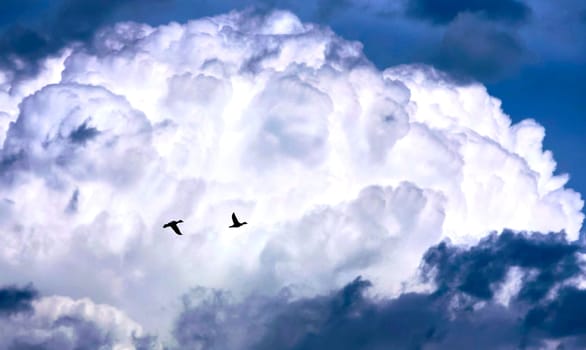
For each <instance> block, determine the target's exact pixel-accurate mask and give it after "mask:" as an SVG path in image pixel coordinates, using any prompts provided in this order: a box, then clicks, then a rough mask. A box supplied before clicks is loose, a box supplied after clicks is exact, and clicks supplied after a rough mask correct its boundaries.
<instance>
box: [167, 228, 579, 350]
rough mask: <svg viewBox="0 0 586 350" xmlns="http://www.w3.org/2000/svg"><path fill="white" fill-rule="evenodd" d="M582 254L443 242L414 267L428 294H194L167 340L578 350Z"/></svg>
mask: <svg viewBox="0 0 586 350" xmlns="http://www.w3.org/2000/svg"><path fill="white" fill-rule="evenodd" d="M582 249H583V248H582V247H581V246H579V245H577V244H576V243H569V242H567V241H566V240H565V238H564V237H563V235H559V234H548V235H543V234H514V233H512V232H505V233H503V234H501V235H496V234H493V235H491V236H489V237H487V238H485V239H484V240H482V241H481V242H480V243H479V244H477V245H475V246H472V247H471V248H463V247H459V246H454V245H451V244H449V243H447V242H444V243H441V244H439V245H437V246H434V247H432V248H430V249H429V251H428V252H427V254H426V256H425V257H424V260H423V265H422V267H423V268H422V276H423V277H425V278H428V279H432V280H433V281H434V282H435V284H436V289H435V291H433V292H430V293H404V294H402V295H400V296H399V297H397V298H392V299H382V300H380V299H373V298H370V297H367V296H366V291H367V290H368V288H369V287H370V286H371V283H370V282H368V281H365V280H363V279H361V278H360V277H359V278H357V279H355V280H354V281H353V282H351V283H350V284H348V285H347V286H346V287H344V288H342V289H341V290H339V291H335V292H333V293H331V294H328V295H322V296H317V297H313V298H302V299H297V300H294V299H291V297H290V295H288V294H287V292H286V291H285V292H284V293H283V294H281V295H279V296H276V297H259V296H256V297H249V298H247V299H245V300H244V301H243V302H233V301H232V300H231V298H230V296H229V294H226V293H223V292H217V291H216V292H213V291H209V290H208V291H205V290H202V289H198V290H196V291H195V292H194V293H192V294H193V295H196V297H195V298H194V297H192V298H194V299H195V300H199V301H198V302H197V304H196V305H197V306H194V305H192V304H190V303H189V302H186V304H185V310H184V311H183V313H182V314H181V315H180V317H179V319H178V321H177V324H176V327H175V333H174V335H175V338H176V340H177V342H178V344H179V348H192V347H196V348H197V347H201V349H296V350H310V349H382V348H399V349H421V348H425V349H470V348H475V349H511V348H521V349H537V348H541V347H542V346H543V345H544V344H545V342H552V341H553V342H554V343H558V344H559V345H560V346H562V347H563V346H565V347H563V348H564V349H574V348H580V346H583V344H584V341H585V340H586V321H584V319H583V318H582V317H581V315H583V314H584V312H586V291H584V290H580V289H578V288H577V287H575V286H574V285H573V284H572V283H570V282H571V281H572V279H573V278H575V277H578V276H583V270H582V267H583V266H582V263H581V262H580V258H579V256H578V255H579V254H580V253H581V251H582ZM513 268H517V269H519V270H520V271H522V272H523V274H522V277H520V280H519V281H518V282H520V284H521V287H520V288H519V289H518V291H516V292H511V293H510V297H511V299H510V301H509V302H508V304H507V303H502V302H498V301H497V298H496V297H495V294H496V293H497V292H502V291H503V290H504V286H505V283H506V282H507V280H508V279H510V272H511V270H512V269H513ZM508 276H509V277H508ZM555 289H557V290H558V291H559V292H558V293H557V297H555V298H550V297H548V296H547V295H548V293H549V292H552V291H554V290H555ZM188 300H191V299H188ZM202 300H203V301H202ZM580 344H581V345H580Z"/></svg>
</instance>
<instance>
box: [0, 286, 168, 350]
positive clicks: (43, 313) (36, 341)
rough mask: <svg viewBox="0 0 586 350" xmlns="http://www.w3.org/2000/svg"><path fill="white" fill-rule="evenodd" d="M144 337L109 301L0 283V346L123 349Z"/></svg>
mask: <svg viewBox="0 0 586 350" xmlns="http://www.w3.org/2000/svg"><path fill="white" fill-rule="evenodd" d="M148 340H149V337H147V336H144V337H143V336H142V328H141V327H140V326H139V325H138V324H137V323H136V322H134V321H132V320H131V319H130V318H128V316H126V315H125V314H124V313H123V312H121V311H119V310H116V309H115V308H113V307H111V306H108V305H100V304H95V303H93V302H92V301H90V300H89V299H80V300H73V299H71V298H67V297H59V296H51V297H44V296H40V295H39V293H38V291H37V290H36V289H35V288H34V287H32V285H28V286H26V287H17V286H8V287H3V288H0V346H1V347H2V348H3V349H11V350H12V349H14V350H17V349H43V350H53V349H55V350H56V349H64V350H67V349H100V348H108V349H129V348H137V347H138V348H140V344H142V343H144V342H145V341H148ZM135 345H139V346H135ZM149 345H150V348H151V349H156V347H157V346H159V344H157V343H152V342H151V343H150V344H149Z"/></svg>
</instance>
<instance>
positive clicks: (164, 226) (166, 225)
mask: <svg viewBox="0 0 586 350" xmlns="http://www.w3.org/2000/svg"><path fill="white" fill-rule="evenodd" d="M169 226H171V223H170V222H169V223H166V224H165V225H163V228H167V227H169Z"/></svg>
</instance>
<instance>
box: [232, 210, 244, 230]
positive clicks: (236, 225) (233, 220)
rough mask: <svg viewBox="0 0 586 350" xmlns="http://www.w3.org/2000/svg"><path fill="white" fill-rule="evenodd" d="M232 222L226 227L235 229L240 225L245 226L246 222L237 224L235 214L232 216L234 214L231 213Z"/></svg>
mask: <svg viewBox="0 0 586 350" xmlns="http://www.w3.org/2000/svg"><path fill="white" fill-rule="evenodd" d="M232 222H233V224H232V226H228V227H233V228H236V227H240V226H242V225H246V224H247V222H246V221H244V222H238V218H237V217H236V214H234V213H232Z"/></svg>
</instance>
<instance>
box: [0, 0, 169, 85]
mask: <svg viewBox="0 0 586 350" xmlns="http://www.w3.org/2000/svg"><path fill="white" fill-rule="evenodd" d="M162 3H165V0H153V1H148V2H140V4H141V6H147V7H150V6H153V5H158V4H162ZM136 5H138V2H136V1H133V0H123V1H112V0H88V1H83V2H79V1H74V0H58V1H54V2H51V3H44V2H39V1H33V0H24V1H14V0H7V1H3V2H2V4H0V13H1V14H0V23H1V25H0V66H1V67H3V68H4V69H6V70H9V71H10V72H11V73H13V74H14V73H16V74H17V75H18V76H21V75H23V74H24V75H30V74H36V73H37V72H38V70H39V68H41V67H39V63H40V61H42V60H44V59H46V58H47V57H48V56H52V55H57V54H58V52H59V51H60V50H61V49H63V48H65V47H66V46H69V45H72V44H74V43H81V44H84V43H86V42H87V41H89V40H91V38H92V37H93V35H94V33H95V32H96V31H97V30H98V29H99V28H100V27H101V26H103V25H104V24H105V23H106V22H107V21H108V20H109V19H111V17H112V15H113V14H114V13H116V12H117V11H118V10H120V9H124V7H125V6H136ZM40 14H43V15H44V16H45V17H41V15H40ZM47 14H48V15H47ZM2 27H3V28H2Z"/></svg>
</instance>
